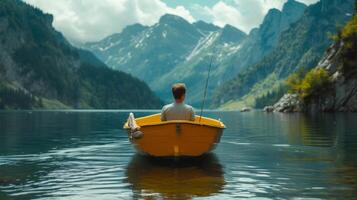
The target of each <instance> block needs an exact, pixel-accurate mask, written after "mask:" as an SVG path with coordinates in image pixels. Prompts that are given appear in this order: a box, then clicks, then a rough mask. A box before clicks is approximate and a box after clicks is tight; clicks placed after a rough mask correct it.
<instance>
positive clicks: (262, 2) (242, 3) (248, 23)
mask: <svg viewBox="0 0 357 200" xmlns="http://www.w3.org/2000/svg"><path fill="white" fill-rule="evenodd" d="M286 1H287V0H232V1H224V0H220V1H218V2H217V3H216V4H215V5H213V6H212V7H208V6H202V5H199V4H195V5H194V6H192V10H193V11H194V12H192V13H193V14H194V16H196V15H195V14H196V13H204V14H200V15H198V16H199V17H201V18H205V19H207V20H209V21H211V22H212V23H213V24H215V25H218V26H221V27H223V26H224V25H226V24H230V25H233V26H235V27H238V28H239V29H241V30H242V31H244V32H246V33H248V32H249V31H250V30H251V29H252V28H255V27H257V26H259V24H261V22H262V21H263V19H264V16H265V15H266V14H267V13H268V11H269V10H270V9H272V8H277V9H279V10H281V9H282V7H283V5H284V3H285V2H286ZM299 1H300V2H303V3H306V4H311V3H315V2H317V1H318V0H299Z"/></svg>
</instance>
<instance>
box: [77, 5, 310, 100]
mask: <svg viewBox="0 0 357 200" xmlns="http://www.w3.org/2000/svg"><path fill="white" fill-rule="evenodd" d="M305 8H306V5H304V4H302V3H299V2H297V1H294V0H289V1H288V2H287V3H286V4H285V5H284V7H283V9H282V11H279V10H277V9H272V10H270V11H269V13H268V15H267V16H266V17H265V19H264V21H263V23H262V24H261V26H260V27H259V28H256V29H254V30H253V31H251V33H250V34H249V35H246V34H245V33H243V32H242V31H240V30H239V29H237V28H235V27H233V26H230V25H226V26H225V27H223V28H220V27H217V26H215V25H212V24H209V23H205V22H203V21H198V22H195V23H193V24H190V23H188V22H187V21H185V20H184V19H182V18H180V17H178V16H173V15H164V16H163V17H161V19H160V21H159V22H158V23H157V24H155V25H153V26H150V27H144V26H141V25H139V24H136V25H134V26H137V27H140V28H137V29H135V31H133V30H132V26H129V27H127V28H126V29H124V30H123V31H122V32H121V33H119V34H114V35H112V36H109V37H107V38H105V39H103V40H102V41H99V42H95V43H88V44H86V45H85V46H84V48H86V49H88V50H90V51H91V52H93V53H95V54H96V55H97V56H98V57H99V58H100V59H101V60H103V61H104V62H105V63H106V64H108V66H110V67H112V68H113V69H118V70H123V71H125V72H128V73H130V74H132V75H133V76H136V77H139V78H140V79H142V80H144V81H145V82H146V83H148V84H149V85H150V86H151V88H152V89H153V90H154V91H155V92H156V93H157V94H159V96H160V97H161V98H163V99H164V100H166V101H168V100H169V99H170V98H171V95H170V85H171V84H172V83H174V82H184V83H186V85H187V86H188V88H189V94H188V95H187V97H188V102H189V103H192V104H194V105H198V103H199V102H200V101H201V98H202V96H203V88H204V83H205V79H206V77H207V73H208V67H209V64H210V60H211V56H212V58H213V66H212V73H211V79H210V83H213V84H209V90H208V96H209V97H210V96H212V91H214V90H215V89H217V87H218V86H220V85H221V84H222V83H223V82H224V81H226V80H229V79H231V78H233V77H234V75H235V74H237V73H238V72H240V71H241V70H242V69H245V68H246V67H248V66H249V65H251V64H253V63H255V62H257V61H258V60H260V59H261V58H262V57H263V56H265V55H266V54H267V53H269V52H270V51H271V50H272V49H273V48H274V47H275V46H276V45H277V41H278V39H279V37H280V34H281V33H282V32H283V31H284V30H286V29H288V28H289V26H290V24H293V23H294V22H296V21H297V20H298V19H299V18H300V17H301V16H302V15H303V13H304V10H305ZM128 29H130V30H128ZM128 36H129V37H128ZM210 99H211V98H209V99H208V100H209V101H210Z"/></svg>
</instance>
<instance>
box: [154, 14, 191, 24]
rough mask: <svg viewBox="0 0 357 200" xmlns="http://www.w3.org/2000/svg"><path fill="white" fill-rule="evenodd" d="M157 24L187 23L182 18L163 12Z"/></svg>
mask: <svg viewBox="0 0 357 200" xmlns="http://www.w3.org/2000/svg"><path fill="white" fill-rule="evenodd" d="M159 24H170V25H172V24H173V25H174V24H189V22H188V21H186V20H185V19H184V18H182V17H180V16H177V15H173V14H165V15H163V16H161V17H160V20H159Z"/></svg>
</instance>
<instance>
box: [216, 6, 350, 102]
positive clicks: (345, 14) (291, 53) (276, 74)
mask: <svg viewBox="0 0 357 200" xmlns="http://www.w3.org/2000/svg"><path fill="white" fill-rule="evenodd" d="M353 3H354V1H353V0H345V1H343V0H321V1H320V2H318V3H316V4H314V5H311V6H309V7H308V8H307V9H306V11H305V13H304V15H303V16H302V17H301V18H300V19H299V20H298V21H297V22H295V23H293V24H292V25H291V26H290V28H288V29H287V30H286V31H284V32H283V33H282V34H281V36H280V37H279V40H278V43H277V46H276V47H275V48H273V50H272V51H271V52H270V53H269V54H267V55H266V56H264V57H263V59H261V60H260V61H259V62H257V63H256V64H254V65H252V66H250V67H248V68H246V69H245V70H243V71H241V72H240V73H239V74H238V75H237V76H236V77H235V78H234V79H232V80H230V81H228V82H226V83H225V84H224V85H222V86H221V87H220V88H219V89H217V90H216V92H215V95H214V100H213V105H215V106H221V105H222V104H223V106H221V107H223V108H237V107H241V106H247V105H248V106H253V105H254V101H255V99H256V98H259V97H261V96H262V95H266V94H267V93H268V92H271V91H272V90H274V89H276V88H278V87H279V86H280V84H281V81H282V80H284V79H286V77H287V76H288V75H289V74H291V73H293V72H295V71H297V70H298V69H300V68H305V69H311V68H312V67H314V66H316V65H317V63H318V61H319V59H320V58H321V56H322V55H323V53H324V50H325V49H326V48H327V47H328V46H329V45H330V44H331V42H332V41H331V40H330V38H329V36H328V35H329V33H330V34H331V33H336V32H337V30H338V26H340V25H341V24H345V23H346V22H347V21H348V20H349V19H350V18H351V13H353Z"/></svg>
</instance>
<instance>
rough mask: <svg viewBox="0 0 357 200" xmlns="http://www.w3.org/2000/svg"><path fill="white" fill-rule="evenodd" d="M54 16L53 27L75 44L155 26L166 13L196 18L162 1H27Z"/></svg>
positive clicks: (182, 8) (182, 9)
mask: <svg viewBox="0 0 357 200" xmlns="http://www.w3.org/2000/svg"><path fill="white" fill-rule="evenodd" d="M24 1H25V2H27V3H29V4H31V5H34V6H35V7H38V8H40V9H41V10H43V11H44V12H47V13H51V14H53V15H54V24H53V25H54V27H55V28H56V29H57V30H59V31H61V32H62V33H63V34H64V35H65V36H66V38H68V39H69V40H70V41H72V42H75V43H82V42H88V41H97V40H100V39H102V38H104V37H106V36H108V35H111V34H113V33H117V32H120V31H121V30H122V29H123V28H124V27H126V26H127V25H130V24H134V23H141V24H144V25H152V24H154V23H156V22H157V21H158V20H159V18H160V17H161V16H162V15H164V14H165V13H170V14H175V15H179V16H181V17H183V18H185V19H186V20H188V21H190V22H193V21H194V20H195V19H194V18H193V17H192V15H191V14H190V12H189V11H188V10H187V9H186V8H185V7H183V6H177V7H175V8H171V7H168V6H167V5H166V4H165V3H163V2H161V1H160V0H100V1H98V0H56V1H48V0H24Z"/></svg>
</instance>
